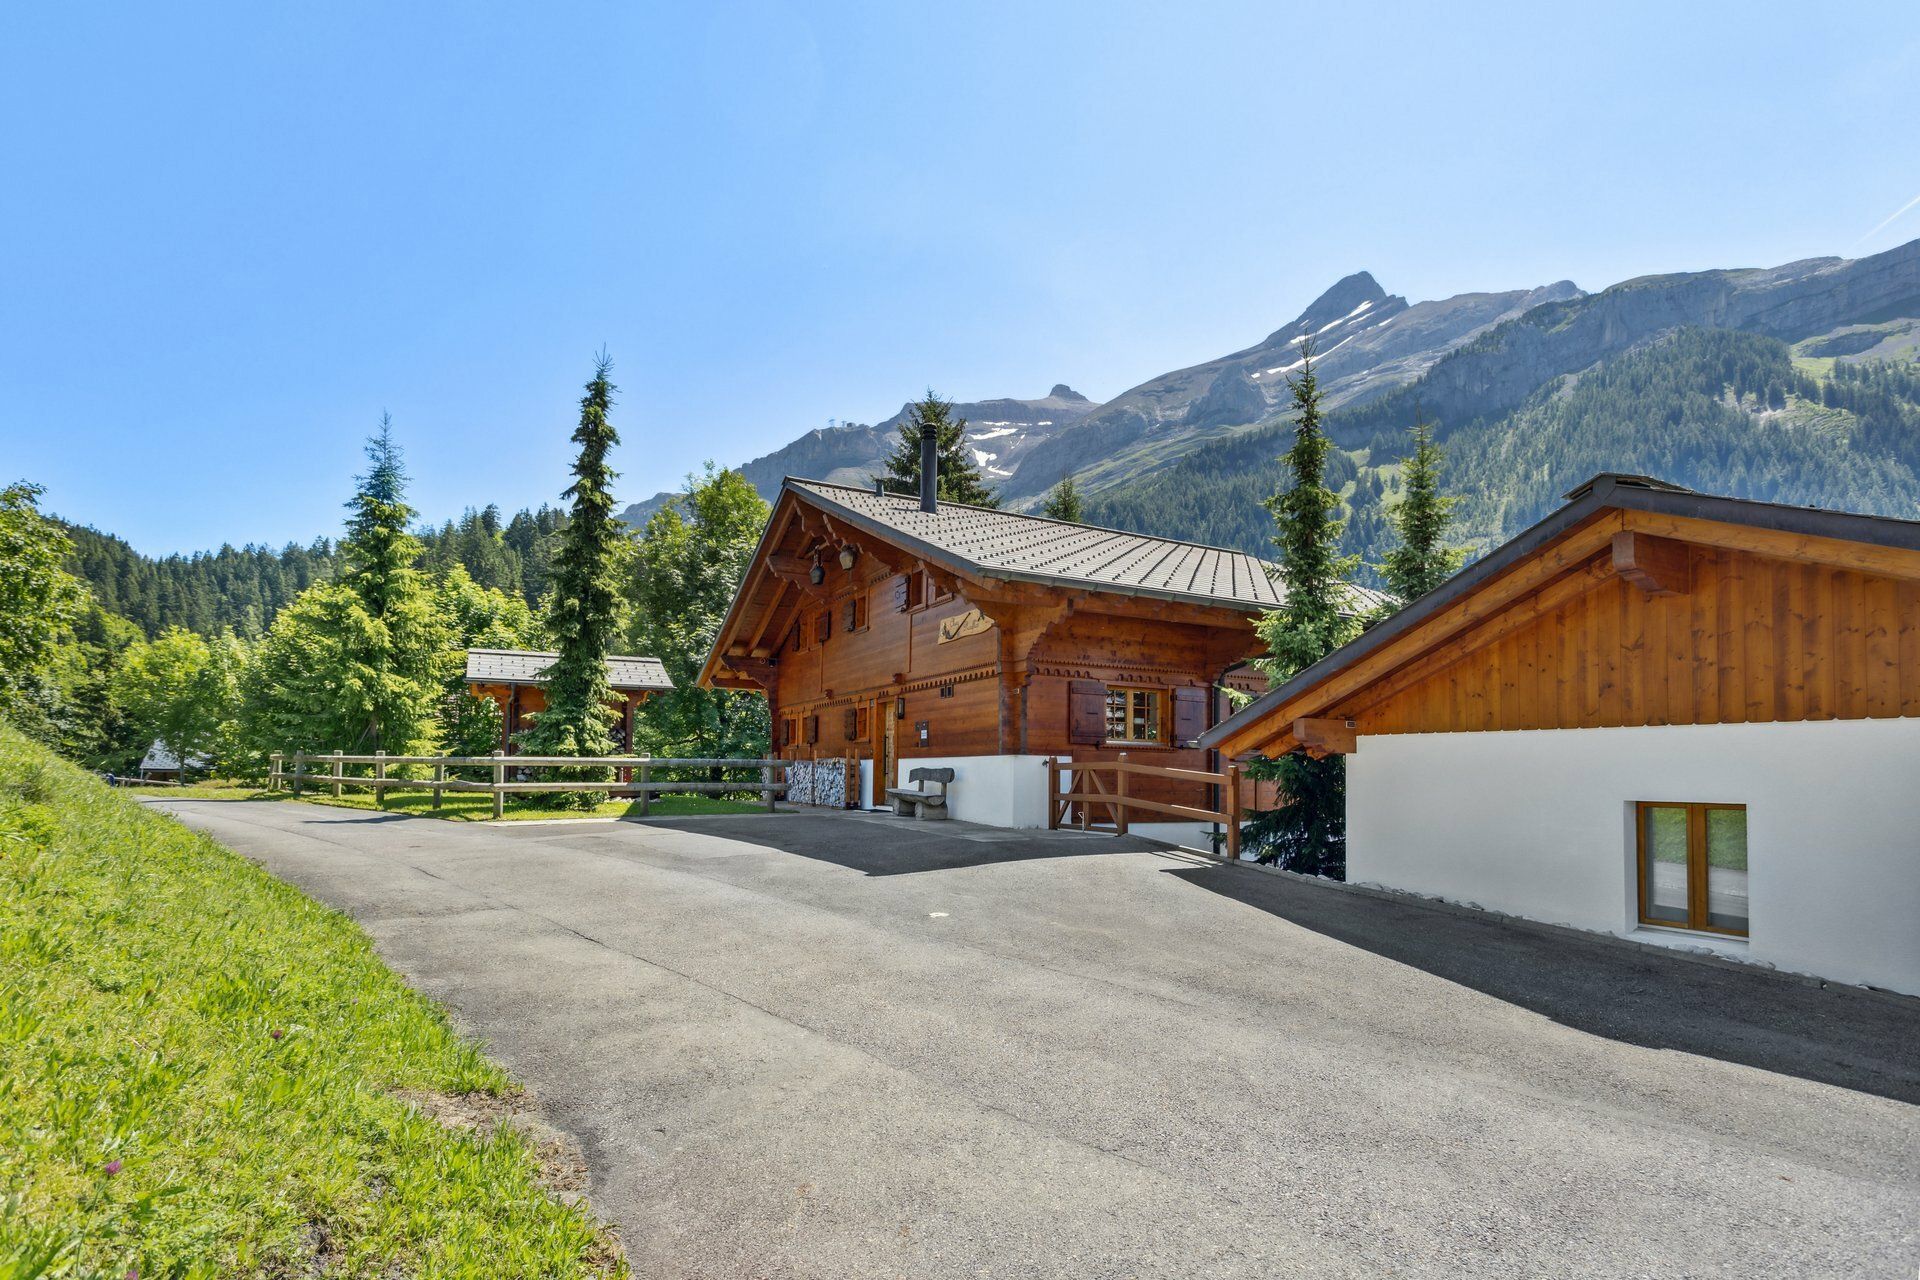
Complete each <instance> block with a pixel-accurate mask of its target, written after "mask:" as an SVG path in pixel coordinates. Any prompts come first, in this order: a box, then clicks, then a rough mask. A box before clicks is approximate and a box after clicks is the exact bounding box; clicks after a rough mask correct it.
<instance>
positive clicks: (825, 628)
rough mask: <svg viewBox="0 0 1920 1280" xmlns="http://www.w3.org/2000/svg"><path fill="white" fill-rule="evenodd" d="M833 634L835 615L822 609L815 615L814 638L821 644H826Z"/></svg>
mask: <svg viewBox="0 0 1920 1280" xmlns="http://www.w3.org/2000/svg"><path fill="white" fill-rule="evenodd" d="M832 634H833V614H831V613H829V612H828V611H827V610H825V609H822V610H821V611H820V612H819V613H817V614H815V615H814V619H813V638H814V640H815V641H816V642H817V643H819V644H825V643H826V642H827V637H828V636H830V635H832Z"/></svg>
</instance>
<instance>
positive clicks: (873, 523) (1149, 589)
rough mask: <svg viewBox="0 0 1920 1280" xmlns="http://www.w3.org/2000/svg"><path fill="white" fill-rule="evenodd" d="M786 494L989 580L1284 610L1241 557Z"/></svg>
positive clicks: (1027, 519)
mask: <svg viewBox="0 0 1920 1280" xmlns="http://www.w3.org/2000/svg"><path fill="white" fill-rule="evenodd" d="M787 485H788V487H789V488H792V489H794V490H795V491H797V492H799V493H803V494H805V495H806V496H807V499H808V500H809V501H811V502H814V503H817V504H819V505H820V506H822V507H824V508H826V509H827V510H829V511H831V512H835V513H838V514H842V515H845V516H847V517H849V518H851V520H852V521H853V523H855V524H856V525H865V526H866V527H867V528H868V529H869V530H870V531H872V532H874V533H876V534H878V535H879V536H881V537H883V538H886V539H887V540H889V541H893V542H898V543H901V544H903V545H904V546H906V547H907V548H909V549H918V550H930V551H932V552H934V553H936V558H938V557H940V556H944V557H945V558H947V559H950V560H957V561H960V562H961V563H963V564H965V565H967V566H969V567H971V568H973V569H974V570H976V571H978V572H980V573H982V574H984V575H985V576H988V577H998V578H1009V579H1013V580H1017V581H1025V582H1038V583H1045V584H1048V585H1055V586H1066V587H1076V586H1077V587H1087V588H1091V589H1094V590H1106V591H1117V592H1121V593H1124V594H1129V595H1144V596H1157V597H1162V598H1165V599H1171V600H1192V601H1196V602H1199V603H1202V604H1211V605H1224V606H1226V607H1228V608H1239V609H1244V610H1247V611H1249V612H1252V611H1255V610H1266V609H1271V608H1274V607H1275V606H1276V605H1278V604H1279V603H1280V602H1281V597H1280V589H1279V586H1278V585H1277V584H1276V583H1275V582H1274V580H1273V578H1272V577H1271V576H1270V575H1269V574H1268V573H1267V567H1268V566H1267V562H1266V561H1264V560H1261V559H1259V558H1258V557H1257V556H1250V555H1247V554H1246V553H1244V552H1240V551H1228V550H1226V549H1225V548H1222V547H1207V546H1202V545H1200V544H1199V543H1194V542H1177V541H1175V540H1174V539H1172V538H1152V537H1148V536H1146V535H1144V534H1138V533H1121V532H1120V531H1118V530H1115V529H1101V528H1097V527H1095V526H1093V525H1085V524H1071V523H1069V522H1067V521H1064V520H1051V519H1048V518H1047V517H1045V516H1029V515H1020V514H1018V513H1016V512H1012V511H995V510H992V509H990V508H987V507H971V506H967V505H965V504H964V503H958V502H944V501H943V502H942V503H941V504H940V509H939V510H938V511H932V512H928V511H922V510H921V509H920V499H919V498H918V497H917V496H911V495H907V494H896V493H875V492H874V491H873V490H871V489H856V488H852V487H849V486H847V485H838V484H828V483H826V482H824V481H820V480H798V479H794V478H792V477H789V478H788V480H787ZM1354 592H1355V602H1356V604H1357V605H1358V606H1359V607H1361V608H1366V607H1370V606H1371V605H1373V604H1375V603H1377V602H1379V601H1380V600H1382V599H1383V597H1382V596H1380V594H1379V593H1378V592H1374V591H1369V590H1367V589H1365V588H1362V587H1355V588H1354Z"/></svg>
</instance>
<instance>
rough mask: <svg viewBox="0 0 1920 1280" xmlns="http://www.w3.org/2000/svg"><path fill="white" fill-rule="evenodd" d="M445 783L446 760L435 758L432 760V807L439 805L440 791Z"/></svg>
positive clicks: (436, 807)
mask: <svg viewBox="0 0 1920 1280" xmlns="http://www.w3.org/2000/svg"><path fill="white" fill-rule="evenodd" d="M446 785H447V762H446V761H445V760H435V761H434V762H433V807H434V808H435V809H438V808H439V807H440V791H441V789H442V788H443V787H445V786H446Z"/></svg>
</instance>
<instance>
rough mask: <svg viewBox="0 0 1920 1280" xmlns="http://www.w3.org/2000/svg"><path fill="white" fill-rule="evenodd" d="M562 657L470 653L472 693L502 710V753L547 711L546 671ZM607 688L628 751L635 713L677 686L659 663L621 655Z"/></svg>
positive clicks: (531, 652)
mask: <svg viewBox="0 0 1920 1280" xmlns="http://www.w3.org/2000/svg"><path fill="white" fill-rule="evenodd" d="M559 656H560V655H559V654H557V653H550V652H545V651H542V650H538V649H469V650H467V674H466V681H467V691H468V692H469V693H471V694H473V695H474V696H475V697H477V698H491V699H493V701H494V702H495V703H496V704H497V705H498V706H499V708H500V719H501V731H500V749H501V750H502V751H505V752H508V753H512V752H514V751H516V750H518V748H517V747H516V745H515V743H514V740H513V739H514V735H515V734H517V733H519V732H520V731H521V730H522V729H525V728H526V727H527V725H528V724H529V723H530V722H531V720H532V718H533V717H534V716H537V715H539V714H540V713H541V712H542V711H545V710H546V709H547V691H546V672H547V668H548V667H550V666H552V665H553V661H554V659H555V658H558V657H559ZM607 683H608V685H610V686H611V687H612V689H613V694H614V701H611V702H609V703H608V705H609V706H611V707H615V708H617V709H618V711H619V713H620V721H619V724H618V725H616V726H615V729H614V739H615V745H616V748H617V749H618V750H620V751H625V750H627V749H628V747H630V746H631V745H632V743H633V719H634V714H635V713H636V712H638V711H639V709H640V706H641V704H642V703H644V702H645V701H646V700H647V699H648V698H649V697H651V696H652V695H653V694H656V693H660V692H663V691H665V690H668V689H671V688H673V681H672V680H671V679H670V678H669V677H668V675H667V669H666V667H664V666H662V665H661V662H660V660H659V659H658V658H642V657H634V656H632V655H626V654H620V655H613V656H609V657H608V658H607Z"/></svg>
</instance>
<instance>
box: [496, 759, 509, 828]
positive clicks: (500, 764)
mask: <svg viewBox="0 0 1920 1280" xmlns="http://www.w3.org/2000/svg"><path fill="white" fill-rule="evenodd" d="M506 785H507V754H506V752H504V751H496V752H494V753H493V816H494V817H495V818H496V819H498V818H504V817H506V816H507V793H506V792H504V791H502V790H501V789H500V788H502V787H504V786H506Z"/></svg>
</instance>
